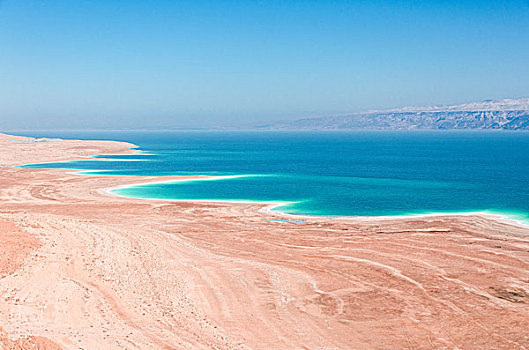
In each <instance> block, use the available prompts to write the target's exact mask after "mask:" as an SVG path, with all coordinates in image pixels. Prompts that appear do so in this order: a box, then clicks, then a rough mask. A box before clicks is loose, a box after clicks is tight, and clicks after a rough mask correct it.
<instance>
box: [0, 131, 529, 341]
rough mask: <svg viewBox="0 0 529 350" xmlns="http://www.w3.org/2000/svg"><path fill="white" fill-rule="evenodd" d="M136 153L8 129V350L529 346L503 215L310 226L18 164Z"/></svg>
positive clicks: (2, 318) (0, 317)
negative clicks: (138, 195) (143, 194)
mask: <svg viewBox="0 0 529 350" xmlns="http://www.w3.org/2000/svg"><path fill="white" fill-rule="evenodd" d="M133 152H137V151H136V150H135V148H134V145H132V144H128V143H123V142H114V141H71V140H58V139H39V140H37V139H31V138H25V137H15V136H8V135H0V200H1V203H2V204H1V207H0V348H5V349H62V348H64V349H390V348H391V349H527V348H529V332H528V330H529V228H527V227H523V226H521V225H516V224H515V223H513V222H509V221H507V220H503V219H501V218H499V217H495V216H491V215H481V214H472V215H446V216H442V215H440V216H424V217H413V218H411V217H410V218H404V217H403V218H346V219H344V218H341V219H331V218H317V217H304V218H303V221H296V220H295V219H293V217H292V216H286V215H285V216H282V215H281V214H279V213H273V212H270V211H267V210H266V205H265V204H259V203H207V202H180V201H178V202H170V201H157V200H141V199H128V198H122V197H119V196H114V195H112V194H110V193H108V191H107V190H108V189H110V188H116V187H120V186H126V185H131V184H136V183H145V182H156V181H160V179H159V178H150V177H133V176H127V177H113V176H93V175H76V174H73V173H71V172H70V171H64V170H57V169H54V170H47V169H23V168H17V167H14V166H16V165H21V164H27V163H35V162H49V161H57V160H74V159H85V158H89V157H91V156H93V155H96V154H97V155H109V154H130V153H133ZM171 179H178V178H164V179H162V180H171ZM278 219H285V220H279V221H278Z"/></svg>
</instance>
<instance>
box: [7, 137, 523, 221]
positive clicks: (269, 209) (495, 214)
mask: <svg viewBox="0 0 529 350" xmlns="http://www.w3.org/2000/svg"><path fill="white" fill-rule="evenodd" d="M2 135H6V134H2ZM6 136H12V135H6ZM13 137H19V136H13ZM24 138H25V137H24ZM47 140H62V139H60V138H53V139H47ZM75 141H85V140H75ZM87 141H89V142H97V141H94V140H87ZM108 142H115V143H126V144H129V145H132V147H130V148H129V150H130V151H131V153H130V154H131V155H133V154H151V153H150V152H149V151H145V150H141V149H139V146H138V145H135V144H132V143H129V142H123V141H115V140H108ZM108 155H114V154H94V155H90V156H88V157H86V158H77V159H65V160H57V161H54V162H36V163H26V164H19V165H16V166H17V167H21V168H24V169H32V168H25V167H24V166H28V165H34V164H46V163H59V162H60V163H66V162H75V161H83V160H94V161H122V160H120V159H119V158H118V159H112V158H102V159H99V158H96V157H98V156H108ZM116 155H119V154H116ZM124 161H136V160H124ZM38 169H47V168H38ZM49 169H54V170H72V171H73V172H72V174H76V175H88V176H111V177H128V178H131V177H133V178H144V179H145V178H146V179H149V181H145V182H139V183H134V184H126V185H120V186H116V187H113V188H108V189H104V190H103V192H104V193H107V194H110V195H114V196H119V197H122V198H129V199H141V200H155V201H169V202H183V203H226V204H230V203H234V204H260V205H262V206H263V208H262V210H263V211H264V212H266V213H269V214H270V215H274V216H277V214H279V216H288V217H294V218H313V219H317V218H323V219H337V220H342V219H345V220H355V219H356V220H377V219H378V220H379V219H406V218H421V217H445V216H467V215H470V216H476V215H478V216H484V217H492V218H495V219H496V220H500V221H504V222H506V223H510V224H515V225H518V226H521V227H523V228H529V218H528V219H527V220H524V219H517V218H514V217H513V216H512V215H510V214H509V213H504V212H500V211H494V210H477V211H463V212H457V211H456V212H431V213H418V214H415V213H412V214H401V215H326V214H322V215H318V214H313V215H311V214H303V213H288V212H284V211H281V210H274V208H278V207H281V206H284V205H288V204H292V203H296V202H289V201H286V202H284V201H259V200H223V199H169V198H150V197H133V196H125V195H120V194H117V193H115V192H113V191H114V190H119V189H125V188H134V187H138V186H143V185H152V184H164V183H173V182H183V181H215V180H222V179H234V178H239V177H249V176H262V175H255V174H237V175H201V174H196V175H163V176H162V175H152V176H144V175H103V174H92V173H97V172H101V170H85V169H78V168H49ZM108 171H111V170H108ZM265 176H266V175H265ZM162 178H171V179H170V180H162V181H157V180H158V179H162ZM150 180H153V181H150ZM522 215H523V214H522ZM515 216H516V215H515Z"/></svg>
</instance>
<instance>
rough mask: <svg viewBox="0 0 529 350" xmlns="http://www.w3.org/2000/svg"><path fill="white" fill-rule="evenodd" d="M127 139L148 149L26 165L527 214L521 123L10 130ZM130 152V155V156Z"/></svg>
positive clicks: (527, 148) (361, 208)
mask: <svg viewBox="0 0 529 350" xmlns="http://www.w3.org/2000/svg"><path fill="white" fill-rule="evenodd" d="M19 134H27V135H29V136H36V137H41V136H50V137H62V138H82V139H112V140H122V141H129V142H132V143H135V144H137V145H138V146H139V147H140V149H141V150H144V151H147V152H149V153H150V154H142V155H132V156H114V157H105V158H114V161H77V162H69V163H48V164H37V165H30V166H28V167H32V168H49V167H53V168H71V169H82V170H97V171H101V174H103V175H105V174H107V175H159V176H166V175H190V174H192V175H196V174H200V175H255V176H248V177H240V178H231V179H223V180H216V181H190V182H180V183H165V184H154V185H142V186H137V187H131V188H125V189H120V190H116V193H117V194H120V195H125V196H133V197H141V198H164V199H210V200H256V201H287V202H294V203H291V204H288V205H286V206H284V207H281V208H280V210H282V211H286V212H289V213H300V214H312V215H407V214H419V213H431V212H468V211H494V212H501V213H507V214H510V215H519V216H520V217H522V216H526V215H528V214H529V186H528V185H529V133H524V132H519V133H515V132H446V131H444V132H424V131H421V132H119V133H111V132H108V133H101V132H98V133H86V132H85V133H73V132H69V133H63V132H47V133H37V132H32V133H19ZM130 160H134V161H130Z"/></svg>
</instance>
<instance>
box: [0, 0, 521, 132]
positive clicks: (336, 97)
mask: <svg viewBox="0 0 529 350" xmlns="http://www.w3.org/2000/svg"><path fill="white" fill-rule="evenodd" d="M528 62H529V1H471V0H469V1H389V0H388V1H377V0H374V1H333V0H328V1H312V0H305V1H273V0H272V1H222V0H218V1H135V0H128V1H112V0H107V1H83V0H79V1H71V0H65V1H57V0H48V1H14V0H13V1H11V0H7V1H6V0H4V1H0V129H1V128H4V129H9V128H10V129H16V128H42V129H53V128H122V127H133V128H134V127H167V126H170V127H173V126H174V127H210V126H219V125H220V126H222V125H225V126H229V125H241V124H244V125H251V124H260V123H268V122H273V121H277V120H288V119H295V118H299V117H305V116H319V115H329V114H337V113H347V112H355V111H360V110H366V109H382V108H390V107H398V106H405V105H429V104H452V103H460V102H467V101H474V100H483V99H489V98H510V97H513V98H515V97H523V96H529V63H528Z"/></svg>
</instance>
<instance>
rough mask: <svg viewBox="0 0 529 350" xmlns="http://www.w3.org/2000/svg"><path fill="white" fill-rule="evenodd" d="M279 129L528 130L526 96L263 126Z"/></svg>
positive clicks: (352, 114) (528, 118) (528, 117)
mask: <svg viewBox="0 0 529 350" xmlns="http://www.w3.org/2000/svg"><path fill="white" fill-rule="evenodd" d="M264 128H266V129H279V130H461V129H470V130H473V129H474V130H475V129H477V130H529V98H519V99H501V100H485V101H481V102H471V103H464V104H458V105H449V106H426V107H414V106H410V107H402V108H395V109H388V110H371V111H365V112H357V113H350V114H342V115H333V116H327V117H313V118H302V119H297V120H294V121H290V122H285V123H278V124H275V125H268V126H264Z"/></svg>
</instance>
